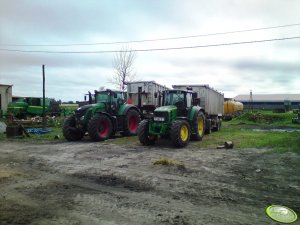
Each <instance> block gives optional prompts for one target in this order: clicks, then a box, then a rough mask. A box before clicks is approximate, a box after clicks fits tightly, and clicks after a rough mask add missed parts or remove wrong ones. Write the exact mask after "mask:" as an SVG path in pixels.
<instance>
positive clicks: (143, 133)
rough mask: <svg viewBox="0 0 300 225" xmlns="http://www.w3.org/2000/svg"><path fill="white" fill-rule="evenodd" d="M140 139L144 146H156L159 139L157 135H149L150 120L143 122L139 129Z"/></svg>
mask: <svg viewBox="0 0 300 225" xmlns="http://www.w3.org/2000/svg"><path fill="white" fill-rule="evenodd" d="M138 137H139V141H140V142H141V144H142V145H146V146H149V145H154V144H155V141H156V139H157V136H156V135H150V134H149V120H142V122H141V123H140V125H139V127H138Z"/></svg>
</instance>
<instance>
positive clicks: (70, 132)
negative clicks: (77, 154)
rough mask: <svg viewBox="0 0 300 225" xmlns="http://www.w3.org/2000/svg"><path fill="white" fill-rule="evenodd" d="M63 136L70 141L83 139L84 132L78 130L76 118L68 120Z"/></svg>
mask: <svg viewBox="0 0 300 225" xmlns="http://www.w3.org/2000/svg"><path fill="white" fill-rule="evenodd" d="M63 135H64V137H65V138H66V139H67V140H68V141H79V140H81V139H82V138H83V136H84V132H83V131H82V130H81V129H78V128H76V120H75V116H74V115H73V116H70V117H68V118H66V120H65V121H64V124H63Z"/></svg>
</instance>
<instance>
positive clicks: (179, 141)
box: [170, 120, 191, 148]
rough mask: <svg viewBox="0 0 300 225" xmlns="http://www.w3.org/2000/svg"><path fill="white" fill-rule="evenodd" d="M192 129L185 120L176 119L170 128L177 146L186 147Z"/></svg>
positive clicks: (171, 135)
mask: <svg viewBox="0 0 300 225" xmlns="http://www.w3.org/2000/svg"><path fill="white" fill-rule="evenodd" d="M190 135H191V129H190V125H189V123H188V122H187V121H185V120H175V121H174V122H173V123H172V125H171V128H170V138H171V141H172V143H173V145H175V146H176V147H179V148H182V147H185V146H186V145H187V144H188V143H189V141H190Z"/></svg>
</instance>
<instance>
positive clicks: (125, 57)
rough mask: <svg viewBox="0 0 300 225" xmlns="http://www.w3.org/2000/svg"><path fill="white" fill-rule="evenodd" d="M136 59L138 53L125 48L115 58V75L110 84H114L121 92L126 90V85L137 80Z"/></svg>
mask: <svg viewBox="0 0 300 225" xmlns="http://www.w3.org/2000/svg"><path fill="white" fill-rule="evenodd" d="M135 58H136V52H135V51H133V50H131V49H128V48H126V47H123V48H122V49H121V50H120V51H119V52H117V53H116V54H115V56H114V60H113V67H114V75H113V77H112V78H111V79H110V83H112V84H114V85H115V86H116V87H117V88H118V89H120V90H123V91H124V90H126V83H127V82H131V81H133V80H134V79H135V77H136V73H135V72H134V67H133V63H134V60H135Z"/></svg>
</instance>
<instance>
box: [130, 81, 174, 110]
mask: <svg viewBox="0 0 300 225" xmlns="http://www.w3.org/2000/svg"><path fill="white" fill-rule="evenodd" d="M165 90H169V88H167V87H166V86H163V85H160V84H158V83H156V82H155V81H136V82H128V83H127V102H128V103H130V104H133V105H136V106H137V107H138V108H139V109H140V110H141V111H142V112H143V114H144V113H147V112H153V111H154V109H155V108H156V107H158V106H161V101H162V92H163V91H165Z"/></svg>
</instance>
